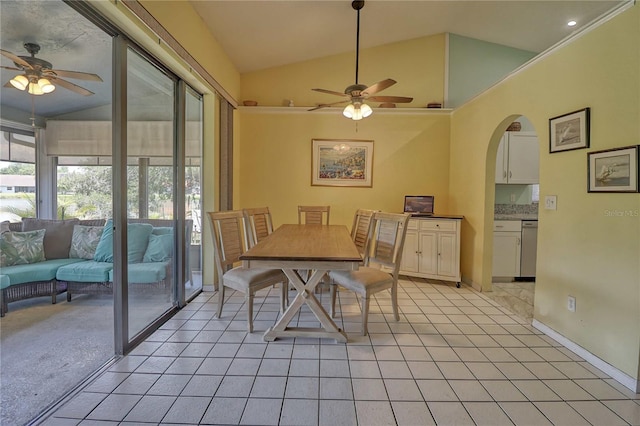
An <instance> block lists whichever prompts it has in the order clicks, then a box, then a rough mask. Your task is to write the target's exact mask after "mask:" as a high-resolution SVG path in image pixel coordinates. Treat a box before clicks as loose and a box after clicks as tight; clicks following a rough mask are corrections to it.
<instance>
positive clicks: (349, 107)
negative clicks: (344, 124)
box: [342, 104, 357, 120]
mask: <svg viewBox="0 0 640 426" xmlns="http://www.w3.org/2000/svg"><path fill="white" fill-rule="evenodd" d="M355 110H356V108H355V107H354V106H353V104H349V105H347V106H346V107H345V108H344V111H342V115H344V116H345V117H347V118H353V115H354V113H355ZM353 119H354V120H357V118H353Z"/></svg>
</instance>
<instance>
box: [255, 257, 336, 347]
mask: <svg viewBox="0 0 640 426" xmlns="http://www.w3.org/2000/svg"><path fill="white" fill-rule="evenodd" d="M283 271H284V273H285V274H286V276H287V278H289V280H290V281H291V283H292V284H293V286H294V287H295V288H296V290H297V291H298V294H296V297H295V298H294V299H293V301H292V302H291V304H290V305H289V307H288V308H287V310H286V311H285V312H284V314H283V315H282V317H281V318H280V319H279V320H278V322H277V323H276V324H275V325H274V326H273V327H271V328H269V330H267V331H266V333H265V334H264V340H266V341H269V342H272V341H274V340H275V339H276V338H278V337H324V338H331V339H336V341H339V342H346V341H347V335H346V334H345V333H344V332H343V331H342V330H340V329H339V328H338V326H336V324H335V323H334V322H333V321H332V320H331V318H330V317H329V315H328V314H327V311H326V310H325V309H324V308H323V307H322V305H321V304H320V302H318V299H317V298H316V297H315V295H314V289H315V287H316V286H317V285H318V283H319V282H320V280H321V279H322V277H323V276H324V274H325V272H326V271H325V270H320V269H318V270H314V271H313V273H312V274H311V277H310V278H309V279H308V281H307V282H306V283H305V282H304V280H303V279H302V277H301V276H300V274H299V273H298V271H296V270H293V269H283ZM304 304H307V306H309V308H310V309H311V311H312V312H313V313H314V315H315V316H316V318H318V320H319V321H320V324H322V328H310V327H289V326H288V325H289V323H290V322H291V321H292V320H293V318H294V317H295V315H296V314H297V313H298V312H299V311H300V309H301V308H302V306H303V305H304Z"/></svg>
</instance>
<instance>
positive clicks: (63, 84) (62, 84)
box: [48, 76, 93, 96]
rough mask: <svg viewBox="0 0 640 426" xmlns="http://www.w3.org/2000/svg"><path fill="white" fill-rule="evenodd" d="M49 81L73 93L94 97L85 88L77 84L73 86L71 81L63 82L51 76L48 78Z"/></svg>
mask: <svg viewBox="0 0 640 426" xmlns="http://www.w3.org/2000/svg"><path fill="white" fill-rule="evenodd" d="M48 78H49V80H51V81H52V82H53V84H55V85H57V86H60V87H64V88H65V89H67V90H71V91H72V92H76V93H79V94H81V95H83V96H91V95H93V92H92V91H91V90H87V89H85V88H84V87H80V86H78V85H77V84H73V83H71V82H70V81H67V80H63V79H61V78H58V77H54V76H49V77H48Z"/></svg>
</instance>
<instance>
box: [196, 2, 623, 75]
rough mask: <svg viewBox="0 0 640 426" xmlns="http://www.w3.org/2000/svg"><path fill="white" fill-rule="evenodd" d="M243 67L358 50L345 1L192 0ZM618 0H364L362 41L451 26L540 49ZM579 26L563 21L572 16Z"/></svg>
mask: <svg viewBox="0 0 640 426" xmlns="http://www.w3.org/2000/svg"><path fill="white" fill-rule="evenodd" d="M191 3H192V5H193V7H194V8H195V10H196V11H197V12H198V14H199V15H200V16H201V17H202V19H203V21H204V22H205V23H206V25H207V26H208V27H209V29H210V31H211V33H212V34H213V35H214V37H215V38H216V39H217V40H218V41H219V42H220V44H221V45H222V48H223V49H224V50H225V51H226V52H227V54H228V55H229V57H230V58H231V60H232V61H233V63H234V64H235V65H236V67H237V68H238V70H239V71H240V72H243V73H244V72H250V71H255V70H259V69H264V68H270V67H274V66H279V65H284V64H289V63H295V62H299V61H305V60H309V59H314V58H319V57H323V56H328V55H333V54H338V53H345V52H350V51H355V45H356V41H355V40H356V17H357V14H356V11H355V10H354V9H353V8H352V7H351V1H350V0H340V1H337V0H249V1H238V0H215V1H202V0H191ZM619 3H621V1H618V0H605V1H595V0H588V1H584V0H571V1H562V0H547V1H541V0H535V1H531V0H513V1H479V0H472V1H463V0H449V1H431V0H412V1H405V0H368V1H367V2H366V4H365V6H364V8H363V9H362V10H361V11H360V47H361V48H366V47H372V46H378V45H382V44H387V43H392V42H396V41H400V40H408V39H412V38H417V37H423V36H427V35H431V34H439V33H445V32H449V33H454V34H459V35H462V36H466V37H471V38H475V39H479V40H484V41H488V42H492V43H498V44H502V45H505V46H510V47H515V48H518V49H523V50H528V51H533V52H537V53H539V52H542V51H544V50H545V49H547V48H548V47H550V46H552V45H553V44H555V43H557V42H558V41H560V40H562V39H563V38H565V37H567V36H569V35H570V34H571V33H572V32H574V31H577V30H579V29H580V28H581V27H583V26H584V25H586V24H588V23H589V22H591V21H593V20H594V19H596V18H597V17H598V16H600V15H602V14H604V13H605V12H607V11H608V10H610V9H612V8H614V7H615V6H616V5H618V4H619ZM571 19H573V20H576V21H577V22H578V25H576V26H575V27H573V28H571V27H568V26H567V22H568V21H569V20H571Z"/></svg>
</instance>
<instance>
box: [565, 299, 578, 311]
mask: <svg viewBox="0 0 640 426" xmlns="http://www.w3.org/2000/svg"><path fill="white" fill-rule="evenodd" d="M567 309H568V310H569V312H575V311H576V298H575V297H573V296H569V298H568V299H567Z"/></svg>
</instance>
